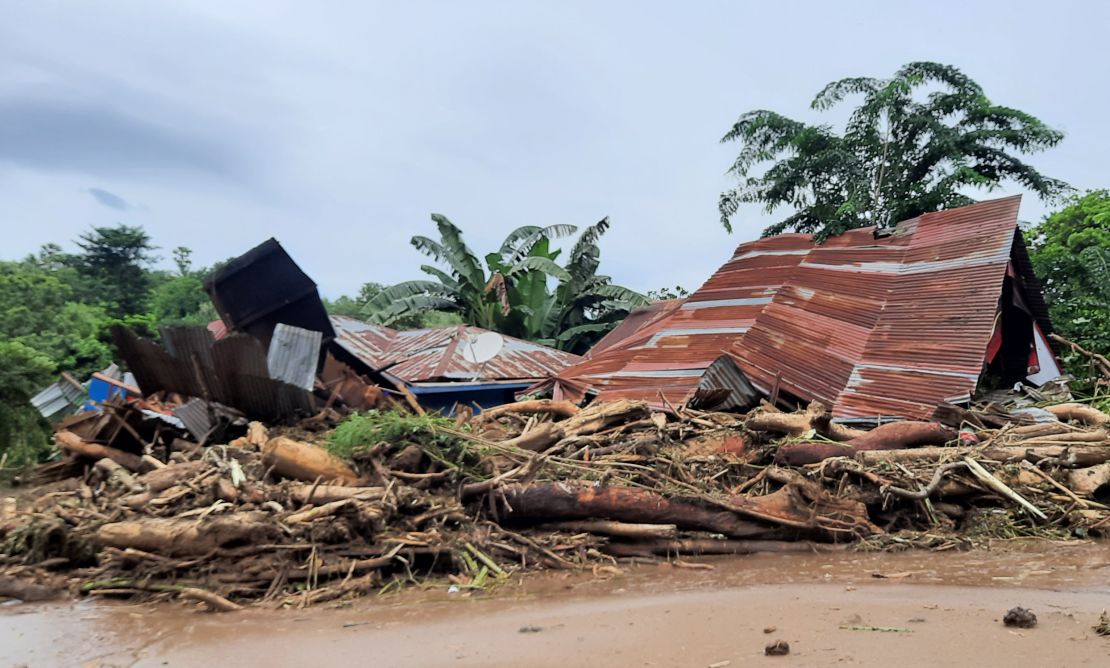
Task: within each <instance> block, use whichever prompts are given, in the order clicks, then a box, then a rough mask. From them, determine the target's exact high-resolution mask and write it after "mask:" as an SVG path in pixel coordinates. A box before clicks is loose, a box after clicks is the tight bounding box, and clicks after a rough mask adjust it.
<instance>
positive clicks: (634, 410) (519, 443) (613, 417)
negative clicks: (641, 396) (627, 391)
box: [501, 399, 651, 452]
mask: <svg viewBox="0 0 1110 668" xmlns="http://www.w3.org/2000/svg"><path fill="white" fill-rule="evenodd" d="M650 414H651V409H650V408H648V405H647V403H646V402H643V401H631V400H627V399H622V400H619V401H606V402H602V403H599V404H593V405H591V406H587V407H586V408H584V409H582V410H581V411H579V412H578V413H577V414H575V415H574V416H573V417H570V418H567V419H566V420H563V421H562V422H542V423H540V424H538V425H536V426H535V427H533V428H532V429H531V430H529V431H527V432H525V433H523V434H521V435H520V436H517V437H516V438H510V439H508V440H506V441H502V442H501V445H503V446H506V447H514V448H520V449H521V450H529V451H532V452H543V451H544V450H547V449H548V448H550V447H551V446H553V445H555V444H556V443H558V442H559V441H561V440H563V439H564V438H574V437H578V436H588V435H589V434H595V433H597V432H599V431H603V430H604V429H607V428H608V427H611V426H613V425H614V424H624V423H627V422H632V421H635V420H641V419H644V418H647V417H649V416H650Z"/></svg>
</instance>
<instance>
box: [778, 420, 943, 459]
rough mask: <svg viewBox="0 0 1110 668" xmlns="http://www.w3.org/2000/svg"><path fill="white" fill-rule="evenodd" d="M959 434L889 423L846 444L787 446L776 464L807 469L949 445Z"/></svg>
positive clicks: (930, 426) (939, 428)
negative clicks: (835, 460) (861, 455)
mask: <svg viewBox="0 0 1110 668" xmlns="http://www.w3.org/2000/svg"><path fill="white" fill-rule="evenodd" d="M956 436H957V433H956V431H955V430H954V429H949V428H948V427H945V426H944V425H942V424H938V423H935V422H888V423H887V424H883V425H879V426H878V427H875V428H874V429H872V430H871V431H869V432H865V433H864V434H862V435H861V436H857V437H856V438H853V439H852V440H850V441H847V442H845V443H829V442H826V441H807V442H803V443H787V444H784V445H782V446H780V447H779V449H778V451H777V452H776V453H775V463H776V464H786V465H789V466H805V465H806V464H816V463H817V462H821V461H824V460H826V459H830V458H832V457H852V456H854V455H855V454H856V453H857V452H864V451H868V450H897V449H901V448H912V447H917V446H921V445H927V444H930V443H938V444H939V443H947V442H948V441H951V440H954V439H955V438H956Z"/></svg>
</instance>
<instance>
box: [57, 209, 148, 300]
mask: <svg viewBox="0 0 1110 668" xmlns="http://www.w3.org/2000/svg"><path fill="white" fill-rule="evenodd" d="M77 246H78V247H79V248H80V249H81V251H82V252H81V253H80V254H79V255H77V256H76V257H75V263H76V268H77V270H78V272H79V273H80V274H81V277H82V278H83V279H84V280H85V281H87V283H86V285H84V286H83V292H84V296H85V298H86V300H87V301H100V302H102V303H104V304H105V305H106V306H107V308H108V312H109V313H110V314H111V315H112V316H115V317H117V318H122V317H124V316H128V315H134V314H137V313H142V312H144V311H145V310H146V305H147V304H146V302H147V297H148V292H149V290H150V276H149V272H148V270H147V267H148V266H149V265H150V264H151V263H152V262H153V261H154V260H155V259H156V258H155V256H154V255H153V251H154V250H156V248H155V246H153V245H152V244H151V242H150V236H149V235H148V234H147V233H146V232H145V231H144V230H143V229H142V228H141V227H131V226H128V225H117V226H116V227H94V228H93V229H92V231H90V232H86V233H85V234H82V235H81V236H80V238H79V240H78V242H77Z"/></svg>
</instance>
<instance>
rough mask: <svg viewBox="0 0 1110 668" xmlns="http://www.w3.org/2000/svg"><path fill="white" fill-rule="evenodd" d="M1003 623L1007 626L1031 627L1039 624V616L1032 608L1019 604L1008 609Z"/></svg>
mask: <svg viewBox="0 0 1110 668" xmlns="http://www.w3.org/2000/svg"><path fill="white" fill-rule="evenodd" d="M1002 623H1003V624H1005V625H1006V626H1016V627H1017V628H1019V629H1031V628H1033V627H1034V626H1036V625H1037V616H1036V615H1034V614H1033V611H1032V610H1030V609H1028V608H1023V607H1021V606H1017V607H1014V608H1010V609H1009V610H1007V611H1006V616H1005V617H1003V618H1002Z"/></svg>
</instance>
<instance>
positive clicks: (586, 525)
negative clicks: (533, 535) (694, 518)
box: [546, 520, 678, 539]
mask: <svg viewBox="0 0 1110 668" xmlns="http://www.w3.org/2000/svg"><path fill="white" fill-rule="evenodd" d="M546 527H547V528H550V529H554V530H556V531H570V532H573V533H594V534H600V535H602V536H613V537H616V538H636V539H652V538H674V537H676V536H677V535H678V527H676V526H675V525H673V524H629V523H627V522H611V521H607V520H593V521H583V522H557V523H555V524H549V525H546Z"/></svg>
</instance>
